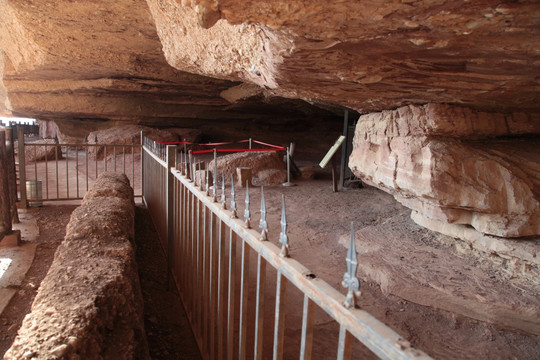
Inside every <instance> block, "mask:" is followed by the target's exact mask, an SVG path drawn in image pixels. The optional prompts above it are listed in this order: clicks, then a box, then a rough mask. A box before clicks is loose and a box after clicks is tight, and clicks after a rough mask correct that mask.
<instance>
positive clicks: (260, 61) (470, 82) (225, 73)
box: [147, 0, 540, 113]
mask: <svg viewBox="0 0 540 360" xmlns="http://www.w3.org/2000/svg"><path fill="white" fill-rule="evenodd" d="M147 2H148V5H149V7H150V9H151V11H152V15H153V17H154V19H155V22H156V27H157V29H158V35H159V37H160V39H161V42H162V43H163V51H164V53H165V56H166V58H167V61H168V62H169V63H170V64H171V65H172V66H174V67H175V68H177V69H181V70H185V71H190V72H197V73H199V74H206V75H210V76H216V77H220V78H226V79H234V80H242V81H248V82H251V83H254V84H257V85H261V86H264V87H266V88H268V89H271V90H272V92H273V93H277V94H281V95H284V96H288V97H299V98H304V99H322V100H325V101H327V102H331V103H335V104H341V105H345V106H348V107H351V108H353V109H356V110H358V111H360V112H363V113H365V112H369V111H376V110H383V109H392V108H396V107H398V106H401V105H405V104H411V103H416V104H418V103H420V104H422V103H428V102H444V103H454V104H464V105H470V106H474V107H480V108H484V109H491V110H494V109H498V110H500V109H506V110H509V109H514V110H515V109H521V110H531V109H538V99H539V98H538V90H537V86H538V82H537V80H538V79H537V75H538V74H539V73H540V65H539V64H540V63H539V62H538V61H537V60H538V59H539V56H540V53H538V51H537V49H538V48H539V41H540V40H539V39H540V36H539V35H540V33H539V32H540V30H539V29H540V27H539V26H538V25H539V20H538V19H539V17H538V14H539V13H540V10H539V8H538V4H537V3H536V2H535V1H520V2H512V3H503V2H501V1H496V0H494V1H484V2H481V3H478V2H463V1H458V2H456V1H448V0H422V1H395V0H385V1H348V2H343V1H338V2H328V1H323V0H315V1H307V2H306V1H297V2H294V3H291V2H290V1H280V0H278V1H271V2H268V1H263V0H256V1H249V2H245V1H238V0H214V1H208V0H192V1H176V0H159V1H158V0H147Z"/></svg>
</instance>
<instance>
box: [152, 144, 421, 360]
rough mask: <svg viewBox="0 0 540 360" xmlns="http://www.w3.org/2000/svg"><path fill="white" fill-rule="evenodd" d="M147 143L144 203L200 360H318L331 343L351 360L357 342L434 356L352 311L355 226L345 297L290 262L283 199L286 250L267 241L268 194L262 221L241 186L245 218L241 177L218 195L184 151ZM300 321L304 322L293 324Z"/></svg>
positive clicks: (375, 349) (398, 355)
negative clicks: (327, 326)
mask: <svg viewBox="0 0 540 360" xmlns="http://www.w3.org/2000/svg"><path fill="white" fill-rule="evenodd" d="M143 143H144V144H145V146H144V147H143V164H144V169H145V170H144V177H143V199H144V201H145V202H146V204H147V206H148V208H149V210H150V213H151V216H152V218H153V221H154V223H155V225H156V227H157V230H158V234H159V237H160V239H161V244H162V246H163V248H164V250H165V252H166V254H167V262H168V266H169V269H170V271H171V275H172V280H174V283H175V284H176V286H177V288H178V290H179V293H180V295H181V298H182V301H183V304H184V308H185V309H186V312H187V314H188V318H189V320H190V323H191V325H192V329H193V333H194V335H195V338H196V339H197V342H198V344H199V348H200V351H201V354H202V356H203V358H205V359H233V358H235V359H236V358H238V359H267V358H272V359H282V358H291V357H293V355H291V354H295V355H294V357H298V356H297V355H299V357H300V359H311V358H314V359H319V358H323V355H322V354H319V353H314V349H315V347H317V346H319V343H324V344H326V342H331V343H333V345H331V346H334V350H333V351H332V354H334V355H332V357H335V358H337V359H350V358H353V357H354V355H355V354H353V349H357V348H358V347H359V346H362V345H360V344H363V346H365V347H367V348H368V349H369V350H370V351H371V352H372V353H374V354H375V355H376V356H377V357H379V358H383V359H429V358H430V357H429V356H428V355H426V354H424V353H423V352H421V351H419V350H417V349H414V348H413V347H412V346H411V345H410V344H409V343H408V342H407V341H406V340H405V339H403V338H402V337H400V336H399V335H398V334H397V333H396V332H394V331H393V330H391V329H390V328H389V327H387V326H386V325H385V324H384V323H382V322H381V321H379V320H377V319H376V318H375V317H373V316H372V315H370V314H369V313H368V312H367V311H365V310H362V309H359V308H357V307H356V306H355V299H356V296H358V285H359V284H358V279H357V278H356V264H357V263H356V250H355V248H354V236H353V234H354V230H351V246H350V249H349V254H348V256H347V263H346V265H347V266H346V267H347V272H346V274H345V276H344V280H343V285H344V286H345V287H346V288H347V294H346V295H344V294H342V293H340V292H339V291H337V290H336V289H334V288H333V287H332V286H330V285H329V284H328V283H326V282H325V281H324V280H322V279H319V278H317V277H315V276H314V275H313V274H312V273H311V271H310V270H309V269H307V268H306V267H304V266H303V265H302V264H300V263H299V262H298V261H296V260H294V259H292V258H290V257H289V255H288V241H289V239H288V236H287V226H288V225H287V217H286V209H285V202H284V200H283V202H282V213H281V214H282V215H281V229H280V230H281V231H280V236H279V242H280V244H281V245H280V246H276V245H274V244H273V243H271V242H270V241H267V239H268V224H267V221H266V205H265V200H264V193H261V204H260V219H258V220H259V221H258V222H256V221H255V219H253V218H252V216H251V214H252V213H251V210H250V196H249V191H254V189H249V187H246V189H245V190H244V191H245V192H246V193H245V196H244V198H245V205H244V211H243V213H242V214H241V213H240V211H238V209H237V206H238V205H237V203H236V200H235V195H236V190H235V188H234V179H232V180H233V181H232V185H231V189H230V191H227V190H226V188H225V181H224V180H225V179H224V177H222V179H221V189H218V187H219V185H218V182H217V181H216V180H215V179H216V177H217V176H214V179H213V181H211V183H212V184H209V181H208V176H205V175H206V174H208V172H206V171H205V174H203V173H202V171H201V168H200V167H199V168H198V169H197V167H195V168H194V165H193V164H192V163H191V160H188V156H187V155H186V154H182V153H180V154H179V155H178V156H179V157H180V159H181V161H180V164H177V161H176V158H177V147H176V146H173V145H160V144H155V143H154V142H152V141H148V140H145V141H144V142H143ZM187 164H189V166H186V165H187ZM206 168H207V167H205V169H206ZM214 174H216V171H215V169H214ZM258 191H259V190H258ZM260 191H261V192H262V189H261V190H260ZM218 192H220V193H221V196H218ZM227 197H228V198H229V200H230V202H227ZM241 215H243V216H241ZM255 228H257V230H256V229H255ZM344 268H345V264H344ZM298 294H300V295H298ZM295 298H297V299H302V298H303V304H302V305H301V306H300V307H299V308H298V309H296V311H294V309H292V311H291V306H292V304H293V303H294V299H295ZM298 314H301V316H300V317H298ZM321 314H322V315H321ZM319 316H326V317H329V319H330V322H331V323H332V324H335V326H334V327H333V329H335V332H334V333H333V334H332V335H327V334H326V332H322V331H319V328H318V325H317V324H316V322H315V318H316V317H319ZM295 319H296V320H298V321H297V323H292V322H293V320H295ZM325 331H326V330H325ZM321 334H322V335H321ZM353 346H354V348H353ZM368 353H369V351H368ZM324 358H326V355H325V356H324Z"/></svg>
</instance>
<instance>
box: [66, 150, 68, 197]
mask: <svg viewBox="0 0 540 360" xmlns="http://www.w3.org/2000/svg"><path fill="white" fill-rule="evenodd" d="M68 153H69V150H68V147H67V145H66V198H69V154H68Z"/></svg>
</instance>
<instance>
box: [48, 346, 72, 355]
mask: <svg viewBox="0 0 540 360" xmlns="http://www.w3.org/2000/svg"><path fill="white" fill-rule="evenodd" d="M68 348H69V346H68V345H67V344H62V345H59V346H57V347H56V348H54V349H53V350H52V351H51V354H53V355H56V356H57V357H62V356H63V355H65V353H66V352H67V350H68Z"/></svg>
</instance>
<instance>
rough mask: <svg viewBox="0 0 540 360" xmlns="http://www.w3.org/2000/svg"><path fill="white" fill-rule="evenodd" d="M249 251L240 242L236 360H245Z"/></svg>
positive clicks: (247, 247) (244, 244)
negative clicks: (240, 266)
mask: <svg viewBox="0 0 540 360" xmlns="http://www.w3.org/2000/svg"><path fill="white" fill-rule="evenodd" d="M249 251H250V247H249V245H247V244H246V242H245V241H244V240H242V263H241V264H242V273H241V278H240V322H239V326H238V328H239V333H238V342H239V345H238V358H239V359H240V360H245V359H246V346H247V322H248V319H247V310H248V285H249Z"/></svg>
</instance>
